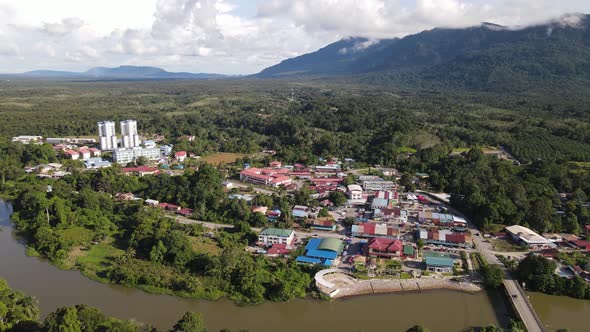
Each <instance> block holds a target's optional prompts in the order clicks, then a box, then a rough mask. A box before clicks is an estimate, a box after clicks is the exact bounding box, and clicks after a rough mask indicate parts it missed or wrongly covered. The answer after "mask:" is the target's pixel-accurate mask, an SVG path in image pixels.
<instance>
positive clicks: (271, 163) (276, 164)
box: [268, 161, 282, 168]
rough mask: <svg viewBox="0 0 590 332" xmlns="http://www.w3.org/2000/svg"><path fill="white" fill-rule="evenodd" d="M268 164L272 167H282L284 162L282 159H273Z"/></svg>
mask: <svg viewBox="0 0 590 332" xmlns="http://www.w3.org/2000/svg"><path fill="white" fill-rule="evenodd" d="M268 166H270V167H271V168H281V166H282V163H281V162H280V161H271V162H270V163H269V164H268Z"/></svg>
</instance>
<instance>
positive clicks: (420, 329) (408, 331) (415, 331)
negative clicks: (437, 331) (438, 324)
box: [406, 325, 430, 332]
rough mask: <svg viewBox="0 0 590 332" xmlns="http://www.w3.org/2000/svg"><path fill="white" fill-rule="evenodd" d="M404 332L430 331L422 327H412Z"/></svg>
mask: <svg viewBox="0 0 590 332" xmlns="http://www.w3.org/2000/svg"><path fill="white" fill-rule="evenodd" d="M406 332H430V330H429V329H427V328H425V327H424V326H422V325H414V326H412V327H410V328H409V329H407V330H406Z"/></svg>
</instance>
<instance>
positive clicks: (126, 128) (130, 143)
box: [120, 120, 141, 148]
mask: <svg viewBox="0 0 590 332" xmlns="http://www.w3.org/2000/svg"><path fill="white" fill-rule="evenodd" d="M120 124H121V146H122V147H124V148H133V147H136V146H140V144H141V142H140V141H139V135H138V134H137V121H135V120H125V121H121V122H120Z"/></svg>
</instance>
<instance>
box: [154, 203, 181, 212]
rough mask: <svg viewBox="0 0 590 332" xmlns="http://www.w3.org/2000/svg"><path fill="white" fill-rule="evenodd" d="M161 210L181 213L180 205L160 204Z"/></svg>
mask: <svg viewBox="0 0 590 332" xmlns="http://www.w3.org/2000/svg"><path fill="white" fill-rule="evenodd" d="M158 207H159V208H160V209H164V210H166V211H180V209H181V207H180V206H178V205H174V204H170V203H160V204H158Z"/></svg>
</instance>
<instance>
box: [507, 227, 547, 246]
mask: <svg viewBox="0 0 590 332" xmlns="http://www.w3.org/2000/svg"><path fill="white" fill-rule="evenodd" d="M506 230H507V231H508V232H509V233H511V234H514V235H515V236H518V237H519V238H520V239H521V240H522V241H524V242H526V243H527V244H539V243H541V244H543V243H549V242H550V241H549V240H547V239H546V238H544V237H542V236H541V235H539V234H537V233H535V232H533V231H532V230H530V229H528V228H526V227H523V226H520V225H513V226H509V227H506Z"/></svg>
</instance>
